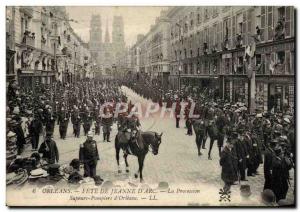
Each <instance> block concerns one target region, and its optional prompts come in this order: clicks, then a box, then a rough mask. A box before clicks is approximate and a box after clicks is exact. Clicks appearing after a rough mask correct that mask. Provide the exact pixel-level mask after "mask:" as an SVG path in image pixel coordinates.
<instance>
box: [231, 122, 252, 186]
mask: <svg viewBox="0 0 300 212" xmlns="http://www.w3.org/2000/svg"><path fill="white" fill-rule="evenodd" d="M237 133H238V137H237V139H236V141H235V142H234V149H235V152H236V155H237V160H238V170H239V173H240V177H241V181H247V180H246V168H247V163H246V160H247V157H249V152H248V148H247V145H246V140H244V135H243V133H244V129H243V128H241V127H240V128H238V129H237Z"/></svg>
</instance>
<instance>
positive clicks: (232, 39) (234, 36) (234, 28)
mask: <svg viewBox="0 0 300 212" xmlns="http://www.w3.org/2000/svg"><path fill="white" fill-rule="evenodd" d="M236 34H237V33H236V16H233V17H232V36H231V48H235V43H236V39H235V38H236Z"/></svg>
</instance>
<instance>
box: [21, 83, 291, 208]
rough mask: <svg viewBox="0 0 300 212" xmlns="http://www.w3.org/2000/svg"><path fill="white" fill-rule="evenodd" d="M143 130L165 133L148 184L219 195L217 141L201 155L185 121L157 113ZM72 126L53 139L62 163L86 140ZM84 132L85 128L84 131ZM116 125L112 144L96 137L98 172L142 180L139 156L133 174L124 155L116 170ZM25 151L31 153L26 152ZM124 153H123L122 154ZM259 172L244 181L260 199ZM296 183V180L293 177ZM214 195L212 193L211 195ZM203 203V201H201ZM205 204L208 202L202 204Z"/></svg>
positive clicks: (147, 172)
mask: <svg viewBox="0 0 300 212" xmlns="http://www.w3.org/2000/svg"><path fill="white" fill-rule="evenodd" d="M123 90H124V91H125V92H126V94H127V95H128V97H129V99H130V100H131V101H132V102H133V103H135V102H138V101H141V102H142V104H144V103H146V102H147V101H146V100H145V99H143V98H141V97H140V96H138V95H137V94H135V93H133V92H132V91H131V90H129V89H128V88H125V87H123ZM141 125H142V130H144V131H147V130H149V131H156V132H158V133H160V132H163V137H162V144H161V145H160V149H159V154H158V155H156V156H154V155H153V154H152V153H151V152H149V153H148V155H147V156H146V159H145V163H144V171H143V176H144V180H145V183H147V184H149V185H150V184H151V185H155V184H156V185H157V184H158V183H159V182H163V181H164V182H168V183H169V185H170V186H172V185H177V184H192V185H195V186H198V187H199V188H200V189H201V188H202V187H203V186H202V185H205V186H208V187H212V188H214V192H215V195H218V189H219V188H222V187H223V182H222V180H221V177H220V173H221V168H220V166H219V156H218V151H217V147H216V144H215V146H214V147H213V152H212V158H213V160H208V157H207V152H208V149H205V150H204V151H202V153H203V155H202V156H200V157H199V156H198V155H197V150H196V144H195V136H194V135H193V136H188V135H186V129H184V121H183V120H181V123H180V128H179V129H176V128H175V120H174V119H170V118H169V117H165V118H164V119H163V120H162V119H160V117H158V114H155V115H154V116H152V117H150V118H147V119H146V118H145V119H141ZM72 131H73V129H72V125H71V124H69V127H68V134H67V138H66V140H61V139H59V136H58V127H56V129H55V133H54V140H55V141H56V142H57V145H58V149H59V152H60V164H67V163H69V162H70V161H71V160H72V159H73V158H78V154H79V145H80V143H82V142H84V140H85V137H84V136H83V135H81V137H80V138H79V139H78V138H74V137H73V135H72ZM81 132H83V130H82V131H81ZM116 132H117V131H116V125H115V124H114V125H113V130H112V133H111V139H110V140H111V143H107V142H105V143H104V142H103V138H102V131H101V135H100V136H95V137H94V139H95V140H96V141H97V143H98V149H99V153H100V162H99V163H98V167H97V174H98V175H100V176H101V177H102V178H103V179H104V180H109V181H112V182H117V181H123V182H134V183H137V184H138V183H139V182H138V180H136V179H134V177H133V175H134V173H135V172H136V171H137V170H138V163H137V158H136V157H135V156H129V157H128V162H129V165H130V167H129V168H130V173H129V174H127V173H126V172H125V164H124V160H123V157H120V162H121V164H120V168H122V173H121V174H118V172H117V170H118V169H117V168H118V167H117V163H116V159H115V150H114V138H115V135H116ZM208 146H209V140H208V141H207V142H206V147H207V148H208ZM25 154H29V151H26V153H25ZM120 156H121V155H120ZM258 171H259V173H260V175H258V176H256V177H248V180H249V181H247V182H241V184H249V185H250V186H251V191H252V196H253V198H254V197H255V198H254V199H256V200H257V199H258V197H259V195H260V192H261V191H262V190H263V184H264V177H263V167H262V165H261V166H260V167H259V170H258ZM293 173H294V172H293V170H292V171H291V176H293ZM291 184H292V186H293V185H294V181H293V179H292V180H291ZM239 188H240V185H235V186H233V187H232V192H233V195H239ZM210 195H211V194H210ZM288 199H290V200H291V199H293V188H292V187H290V189H289V192H288ZM200 202H201V201H200ZM201 203H202V202H201ZM203 204H205V202H204V203H203Z"/></svg>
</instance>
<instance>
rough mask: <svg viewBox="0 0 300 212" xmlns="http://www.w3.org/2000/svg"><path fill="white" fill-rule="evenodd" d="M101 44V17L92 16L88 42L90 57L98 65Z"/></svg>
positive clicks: (99, 62)
mask: <svg viewBox="0 0 300 212" xmlns="http://www.w3.org/2000/svg"><path fill="white" fill-rule="evenodd" d="M101 44H102V29H101V17H100V15H92V19H91V22H90V42H89V48H90V51H91V57H92V60H93V61H94V62H96V63H97V64H98V65H100V64H101V55H100V49H101Z"/></svg>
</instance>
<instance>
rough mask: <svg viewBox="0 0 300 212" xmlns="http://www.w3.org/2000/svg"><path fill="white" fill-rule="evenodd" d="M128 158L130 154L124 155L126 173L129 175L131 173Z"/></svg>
mask: <svg viewBox="0 0 300 212" xmlns="http://www.w3.org/2000/svg"><path fill="white" fill-rule="evenodd" d="M127 156H128V154H126V153H124V155H123V157H124V160H125V164H126V172H127V173H128V172H129V168H128V167H129V164H128V161H127Z"/></svg>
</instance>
